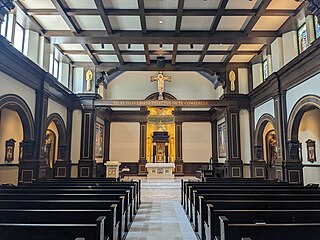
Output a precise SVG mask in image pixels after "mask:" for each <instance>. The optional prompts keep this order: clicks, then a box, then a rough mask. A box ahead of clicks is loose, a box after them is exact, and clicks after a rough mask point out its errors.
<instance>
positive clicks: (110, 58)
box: [98, 55, 119, 62]
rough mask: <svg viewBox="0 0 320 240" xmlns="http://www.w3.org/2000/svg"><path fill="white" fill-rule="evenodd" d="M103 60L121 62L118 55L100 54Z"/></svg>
mask: <svg viewBox="0 0 320 240" xmlns="http://www.w3.org/2000/svg"><path fill="white" fill-rule="evenodd" d="M98 57H99V59H100V60H101V62H119V59H118V57H117V55H98Z"/></svg>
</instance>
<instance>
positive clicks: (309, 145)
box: [288, 95, 320, 184]
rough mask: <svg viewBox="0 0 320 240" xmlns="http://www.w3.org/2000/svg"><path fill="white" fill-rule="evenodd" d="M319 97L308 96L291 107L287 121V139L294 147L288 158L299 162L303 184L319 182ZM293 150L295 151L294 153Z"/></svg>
mask: <svg viewBox="0 0 320 240" xmlns="http://www.w3.org/2000/svg"><path fill="white" fill-rule="evenodd" d="M319 119H320V97H319V96H316V95H308V96H304V97H303V98H301V99H300V100H299V101H298V102H297V103H296V104H295V106H294V107H293V109H292V112H291V114H290V117H289V121H288V139H289V141H290V142H291V143H292V144H293V145H295V146H296V148H295V149H293V150H291V151H290V149H289V151H290V156H291V158H293V159H296V160H297V161H298V160H299V161H301V163H302V165H305V166H303V178H304V183H305V184H308V183H310V182H319V181H320V170H319V168H317V166H316V165H317V161H318V160H317V157H318V156H319V154H320V151H319V150H320V149H319V148H320V122H319ZM294 150H295V151H294Z"/></svg>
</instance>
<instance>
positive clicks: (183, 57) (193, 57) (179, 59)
mask: <svg viewBox="0 0 320 240" xmlns="http://www.w3.org/2000/svg"><path fill="white" fill-rule="evenodd" d="M199 57H200V55H177V57H176V62H198V61H199Z"/></svg>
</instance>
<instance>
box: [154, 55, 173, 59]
mask: <svg viewBox="0 0 320 240" xmlns="http://www.w3.org/2000/svg"><path fill="white" fill-rule="evenodd" d="M159 56H160V55H150V60H157V57H159ZM163 57H165V60H171V59H172V55H164V56H163Z"/></svg>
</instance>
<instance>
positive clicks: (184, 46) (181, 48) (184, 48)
mask: <svg viewBox="0 0 320 240" xmlns="http://www.w3.org/2000/svg"><path fill="white" fill-rule="evenodd" d="M202 50H203V44H193V48H191V46H190V44H179V45H178V51H202Z"/></svg>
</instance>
